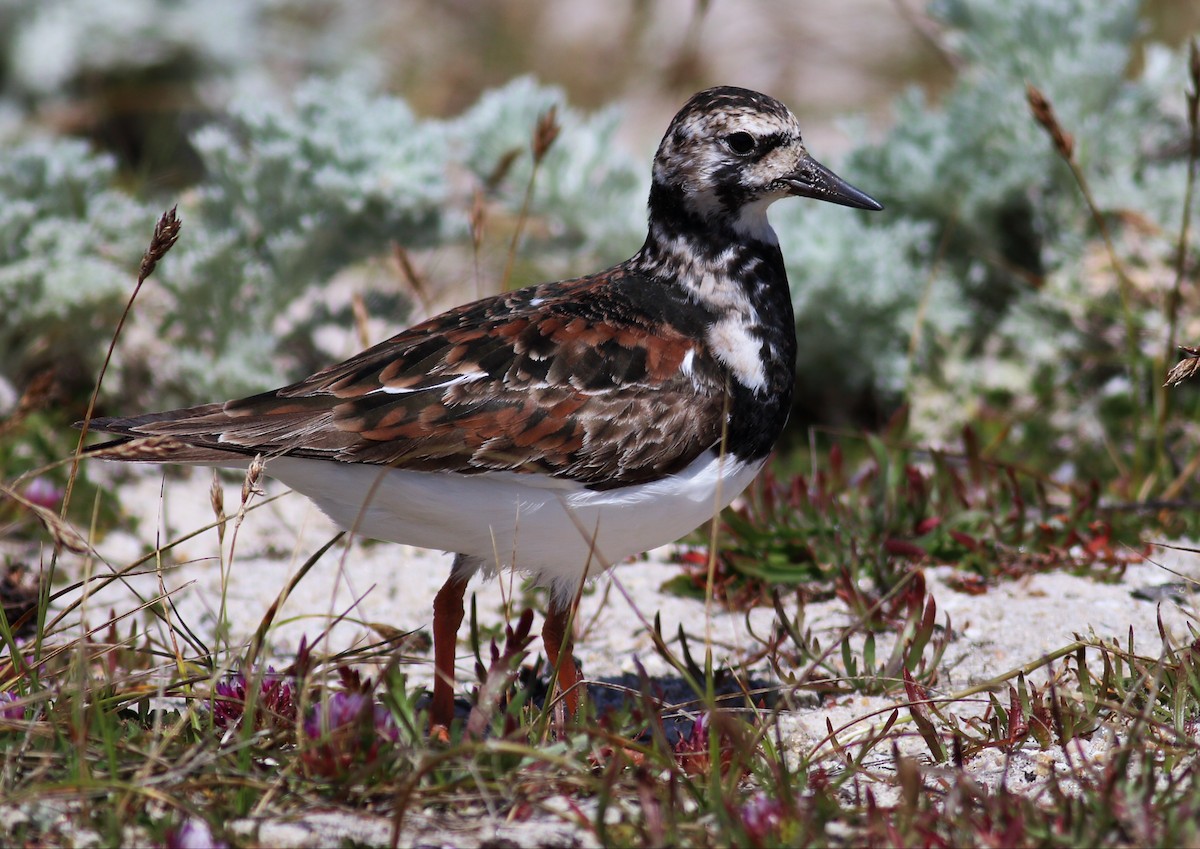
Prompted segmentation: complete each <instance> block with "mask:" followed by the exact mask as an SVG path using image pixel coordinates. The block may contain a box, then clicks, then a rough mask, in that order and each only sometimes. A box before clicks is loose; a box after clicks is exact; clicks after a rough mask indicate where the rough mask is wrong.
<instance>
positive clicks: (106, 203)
mask: <svg viewBox="0 0 1200 849" xmlns="http://www.w3.org/2000/svg"><path fill="white" fill-rule="evenodd" d="M551 106H554V107H556V109H557V115H558V121H559V123H560V124H561V126H562V134H561V137H560V139H559V142H558V143H557V144H556V145H555V146H554V147H553V148H552V149H551V150H550V152H549V154H548V155H547V156H546V157H545V158H544V160H543V162H542V163H541V164H540V166H539V170H538V175H537V179H536V181H535V182H534V193H533V197H532V204H533V206H534V214H535V215H536V216H538V217H539V218H541V219H544V220H545V221H546V222H547V223H548V225H549V226H548V227H547V228H546V229H547V231H548V232H549V233H550V238H548V239H547V238H543V239H540V240H532V241H530V243H529V247H528V250H529V251H531V252H532V253H535V254H537V255H538V256H540V257H541V258H542V259H544V260H545V261H546V262H547V263H550V264H557V265H559V266H567V267H573V269H579V270H582V269H583V268H586V267H587V266H588V264H589V263H595V262H601V261H603V260H604V259H608V258H611V256H613V255H616V254H619V253H629V252H632V250H633V249H634V248H636V245H637V239H638V238H640V233H639V231H640V230H641V228H642V226H643V225H642V223H641V218H642V214H641V210H640V207H641V204H642V199H641V198H640V197H638V198H637V199H634V197H633V195H634V194H635V193H636V194H637V195H639V196H640V195H641V194H642V193H643V192H642V188H641V182H642V179H641V178H640V177H639V176H638V175H637V173H636V172H635V170H634V168H633V164H632V161H631V160H630V159H629V158H628V157H627V156H625V155H622V154H619V153H614V152H613V150H612V146H611V144H610V141H611V136H612V134H613V132H614V130H615V128H616V115H615V113H613V112H605V113H600V114H598V115H595V116H590V117H589V116H585V115H582V114H581V113H579V112H578V111H576V110H573V109H571V108H569V106H568V105H567V104H566V102H565V98H564V97H563V95H562V93H561V92H560V91H557V90H554V89H549V88H545V87H541V86H537V85H535V84H534V83H532V82H531V81H529V80H517V81H515V82H513V83H512V84H510V85H508V86H506V87H505V88H502V89H499V90H497V91H494V92H491V93H489V94H488V95H486V96H485V97H484V98H482V99H481V101H480V103H479V104H478V105H477V106H476V107H474V108H473V109H471V110H468V111H467V112H466V113H465V114H463V115H462V116H460V117H458V118H455V119H453V120H449V121H439V120H432V119H422V118H418V117H417V116H416V115H414V114H413V112H412V111H411V109H409V107H408V106H407V105H406V104H405V103H404V102H402V101H401V100H399V99H397V98H394V97H389V96H386V95H380V94H375V93H371V91H370V90H369V87H367V86H365V85H363V84H362V83H361V82H360V81H358V80H355V79H351V78H348V77H347V78H342V79H339V80H334V81H327V80H314V81H311V82H308V83H305V84H303V85H301V86H299V87H298V89H297V90H296V92H295V93H294V95H293V96H292V97H291V98H290V99H288V100H286V101H276V100H264V99H262V98H251V97H247V98H245V99H241V100H237V101H235V102H234V103H233V105H232V106H231V107H230V109H229V111H228V113H227V115H226V117H225V118H224V120H223V121H221V122H219V123H216V124H213V125H210V126H208V127H205V128H204V129H202V130H200V131H199V132H197V133H196V134H195V135H194V138H193V142H194V146H195V148H196V150H197V151H198V152H199V155H200V157H201V159H202V162H203V165H204V169H205V175H206V176H205V179H204V180H203V182H202V183H201V184H200V185H198V186H196V187H195V188H194V189H193V190H191V191H189V192H187V193H185V194H184V195H183V196H182V197H180V198H179V214H180V217H181V218H182V219H183V221H184V228H185V229H184V236H183V238H182V239H181V240H180V242H179V243H178V245H177V246H176V248H175V249H174V250H173V251H172V252H171V253H170V254H169V255H168V257H167V259H166V260H165V262H164V263H163V266H162V268H161V269H160V270H159V272H158V273H157V274H156V275H155V277H154V278H153V283H152V285H151V286H150V287H148V288H147V289H146V290H145V291H144V292H143V293H142V294H141V295H140V296H139V302H138V305H137V308H136V309H135V321H134V327H135V328H137V327H140V328H141V330H142V337H143V338H144V337H145V335H146V333H145V331H146V330H149V331H150V335H151V336H152V337H153V338H156V339H159V340H162V341H165V342H167V343H168V344H169V345H170V347H171V356H170V357H169V358H157V359H156V360H155V362H154V368H153V375H152V380H153V382H154V383H155V386H154V387H153V390H154V391H155V392H156V393H157V395H158V398H157V399H156V400H160V401H161V400H163V395H164V394H165V395H166V396H167V397H171V398H173V399H179V400H192V399H195V398H200V397H204V396H206V395H210V394H213V393H237V392H250V391H254V390H258V389H262V388H265V387H267V386H270V385H272V384H273V383H275V382H277V381H278V380H280V379H283V378H284V377H286V376H287V371H288V365H289V364H288V362H287V360H286V358H282V357H280V351H279V349H278V338H279V336H280V329H281V328H280V319H281V317H282V316H284V315H286V314H287V313H288V312H289V309H290V307H291V306H292V305H293V304H295V303H296V302H298V301H301V300H302V299H303V297H304V296H305V295H306V294H307V293H309V292H311V291H313V290H316V289H318V288H319V287H321V286H323V285H324V284H325V283H327V282H328V281H329V280H330V278H332V277H334V276H335V275H337V274H339V273H340V272H342V271H344V270H346V269H353V268H354V267H355V266H356V265H358V264H361V263H365V262H369V261H371V260H374V259H377V258H379V257H382V256H387V255H388V254H389V253H390V252H391V251H392V249H393V247H394V246H396V245H401V246H404V247H405V248H406V249H414V248H422V247H429V246H432V245H438V246H446V245H453V244H459V245H461V246H463V248H464V249H468V248H467V247H466V246H467V245H468V244H469V241H470V233H469V227H468V214H469V210H470V208H471V203H472V196H473V192H474V190H475V189H476V188H477V187H478V186H480V185H481V183H482V175H487V174H490V173H492V172H494V171H495V170H496V167H497V165H498V163H499V162H500V161H501V160H503V159H506V158H509V157H510V155H512V154H515V158H513V159H512V165H511V167H510V168H509V169H507V171H506V172H505V176H504V177H503V179H502V180H501V181H500V183H499V184H498V185H496V186H494V187H493V188H492V194H493V197H492V199H491V201H492V203H494V204H495V205H497V206H498V207H499V208H501V209H507V210H508V215H509V216H510V217H515V216H516V214H517V213H518V210H519V208H520V207H521V205H522V203H523V198H524V194H525V191H526V187H527V186H528V183H529V179H530V168H531V154H530V152H529V142H530V136H531V133H532V130H533V127H534V124H535V123H536V120H537V117H538V116H539V115H540V114H544V113H545V112H546V111H547V110H548V109H549V108H550V107H551ZM464 175H468V176H466V177H464ZM115 183H116V175H115V173H114V169H113V165H112V163H111V161H110V160H109V159H108V158H106V157H103V156H96V155H93V154H90V153H88V152H87V151H86V149H85V147H84V146H83V145H82V144H80V143H77V142H63V141H49V142H44V143H36V144H32V145H30V146H27V147H20V148H18V149H16V150H15V151H11V152H9V153H7V154H3V155H0V199H2V200H3V203H4V210H3V211H2V212H0V216H3V218H2V219H0V221H2V222H3V224H4V235H3V236H2V237H0V238H2V239H3V243H2V247H0V250H2V251H3V252H2V253H0V303H3V304H5V305H6V306H7V307H8V309H6V310H5V311H4V314H3V315H2V316H0V344H2V345H4V350H3V354H4V356H3V358H2V360H0V374H2V375H3V376H5V377H6V378H8V379H9V380H10V381H11V380H14V379H17V378H19V377H20V376H21V375H23V374H24V373H25V372H26V371H27V370H28V365H29V363H28V362H27V360H28V356H27V355H26V354H24V353H22V351H23V350H24V349H21V348H19V347H18V345H19V344H23V345H26V346H28V345H31V344H34V343H36V344H37V345H38V346H39V347H38V350H47V349H49V350H52V351H53V352H55V354H56V355H57V356H58V357H59V358H60V359H62V358H68V359H72V360H75V359H78V360H81V361H82V362H84V363H86V364H87V366H88V367H89V368H91V369H93V370H94V369H95V367H96V366H97V365H98V363H99V361H100V358H101V356H102V355H103V352H104V350H105V347H106V343H107V341H108V338H109V334H111V331H112V327H113V326H114V324H115V317H116V315H117V314H119V310H120V308H121V307H122V306H123V303H124V297H123V296H127V294H128V292H129V291H130V289H131V287H132V278H133V270H134V268H135V264H136V262H137V260H138V258H139V256H140V253H141V250H142V248H143V247H144V240H145V239H146V238H148V234H149V232H150V229H151V227H152V226H153V222H154V220H155V218H156V217H157V211H156V209H155V208H154V207H153V206H151V205H150V204H148V203H145V202H140V201H137V200H134V199H132V198H131V197H129V196H128V195H126V194H125V193H123V192H121V191H119V190H118V189H116V188H115V187H114V185H115ZM597 206H599V207H600V209H601V210H602V211H603V212H604V214H603V215H595V214H590V215H589V214H585V213H584V212H583V211H582V210H586V209H591V210H592V211H593V213H594V212H595V210H596V209H597ZM622 211H623V212H622ZM556 254H557V255H559V259H558V260H555V259H554V257H555V255H556ZM496 284H497V285H498V284H499V281H498V280H497V281H496ZM318 300H319V299H318ZM317 312H319V310H318V311H317ZM386 318H387V319H388V320H389V321H390V323H392V324H394V325H395V326H396V327H397V328H398V327H400V326H402V325H403V323H404V320H405V318H406V315H405V314H404V313H403V312H401V313H399V314H396V315H391V316H387V317H386ZM304 320H305V319H304V317H301V318H300V319H299V321H300V324H301V325H303V323H304ZM56 322H57V324H56ZM133 338H134V340H136V339H137V338H138V331H137V330H134V331H133ZM132 344H133V348H132V349H126V350H125V351H124V352H123V351H122V349H120V348H119V349H118V368H117V369H116V371H115V376H114V380H115V383H114V384H112V385H110V387H109V391H110V392H114V393H129V392H134V391H136V390H137V388H138V386H139V385H140V386H142V388H143V389H149V388H151V387H148V386H145V384H144V377H145V375H146V373H147V371H146V369H145V368H144V363H138V362H131V361H130V360H131V358H132V359H135V360H136V359H139V358H144V357H146V356H151V355H152V354H150V351H149V349H148V348H147V347H145V346H138V345H137V344H136V341H135V342H134V343H132ZM122 357H123V358H122ZM122 374H130V375H135V376H136V381H135V382H134V383H132V384H129V385H125V384H122V383H121V375H122Z"/></svg>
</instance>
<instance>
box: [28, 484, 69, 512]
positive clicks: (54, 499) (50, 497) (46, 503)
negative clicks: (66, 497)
mask: <svg viewBox="0 0 1200 849" xmlns="http://www.w3.org/2000/svg"><path fill="white" fill-rule="evenodd" d="M24 495H25V497H26V498H28V499H29V500H30V501H32V502H33V503H34V504H36V505H37V506H38V507H45V508H46V509H47V510H57V509H58V505H59V504H61V503H62V498H63V489H62V487H60V486H58V485H57V484H56V483H54V482H53V481H52V480H50V479H49V478H47V477H36V478H34V479H33V480H31V481H30V482H29V485H28V486H26V487H25V493H24Z"/></svg>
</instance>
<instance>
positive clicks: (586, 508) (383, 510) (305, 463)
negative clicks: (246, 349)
mask: <svg viewBox="0 0 1200 849" xmlns="http://www.w3.org/2000/svg"><path fill="white" fill-rule="evenodd" d="M764 462H765V461H758V462H755V463H750V464H747V463H743V462H741V461H738V460H735V459H733V458H731V457H724V458H720V457H717V456H716V455H715V454H713V453H711V452H706V453H705V454H703V455H701V456H700V457H699V458H697V459H696V460H695V461H694V462H693V463H692V464H691V465H690V466H688V467H687V468H686V469H684V470H683V471H682V472H680V473H679V474H677V475H672V476H670V477H667V478H663V479H662V480H658V481H653V482H650V483H644V484H636V485H633V486H626V487H621V488H619V489H612V490H605V491H593V490H589V489H586V488H584V487H582V486H580V485H578V484H575V483H572V482H570V481H561V480H555V479H552V478H544V477H538V476H535V475H528V474H519V473H516V472H494V473H486V474H479V475H456V474H448V473H442V472H414V471H407V470H404V469H388V468H379V467H372V466H365V465H356V464H348V463H337V462H333V461H326V460H307V459H300V458H295V457H275V458H272V459H270V460H268V461H267V464H266V473H267V474H268V475H270V476H271V477H274V478H277V479H278V480H280V481H282V482H283V483H285V484H287V485H288V486H290V487H291V488H292V489H295V490H296V491H298V492H301V493H303V494H304V495H307V496H308V497H309V498H311V499H312V500H313V501H315V502H316V503H317V506H319V507H320V508H321V509H322V510H323V511H324V512H325V513H326V514H327V515H328V516H329V517H330V518H331V519H333V521H334V522H336V523H337V524H339V525H341V526H342V527H343V528H346V529H348V530H351V531H353V532H354V533H357V534H361V535H362V536H365V537H370V538H373V539H380V540H388V541H391V542H400V543H406V544H408V545H415V546H419V547H422V548H434V549H440V550H442V551H452V552H455V553H458V554H465V555H468V556H470V557H474V558H478V559H479V560H481V561H482V562H483V563H484V566H485V568H489V569H490V570H492V571H495V570H497V569H503V568H516V569H520V570H522V571H529V572H533V573H535V574H537V575H538V577H539V579H540V580H539V582H540V583H543V584H553V585H554V588H555V590H556V591H557V592H566V593H573V592H574V591H575V589H576V588H577V586H578V583H579V579H580V577H581V576H583V575H584V574H585V573H587V574H592V575H595V574H598V573H599V572H601V571H603V570H604V569H606V568H608V567H609V566H612V565H613V564H615V563H619V562H620V561H622V560H624V559H625V558H626V557H629V556H630V555H634V554H640V553H641V552H643V551H647V550H648V549H651V548H656V547H658V546H660V545H665V544H666V543H669V542H672V541H674V540H676V539H679V537H681V536H683V535H684V534H686V533H688V532H689V531H691V530H693V529H694V528H696V527H698V526H699V525H701V524H703V523H704V522H706V521H707V520H708V519H710V518H711V517H712V516H713V515H714V514H715V513H717V512H718V511H720V510H721V509H723V508H724V507H726V506H727V505H728V504H729V502H730V501H732V500H733V499H734V498H735V497H736V496H737V495H738V494H739V493H740V492H741V491H742V490H743V489H745V488H746V487H747V486H748V485H749V484H750V482H751V481H752V480H753V479H754V476H755V475H757V474H758V472H759V470H760V469H761V468H762V466H763V463H764Z"/></svg>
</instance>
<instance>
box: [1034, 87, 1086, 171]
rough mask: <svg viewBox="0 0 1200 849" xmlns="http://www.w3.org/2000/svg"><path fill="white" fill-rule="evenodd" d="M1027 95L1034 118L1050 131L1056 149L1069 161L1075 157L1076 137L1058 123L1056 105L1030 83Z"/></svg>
mask: <svg viewBox="0 0 1200 849" xmlns="http://www.w3.org/2000/svg"><path fill="white" fill-rule="evenodd" d="M1025 97H1026V99H1028V101H1029V110H1030V111H1031V112H1032V113H1033V118H1034V120H1035V121H1037V122H1038V123H1039V124H1041V125H1042V128H1043V129H1044V130H1045V131H1046V132H1047V133H1049V135H1050V140H1051V141H1052V142H1053V143H1054V149H1055V150H1057V151H1058V153H1059V155H1060V156H1061V157H1062V158H1063V159H1066V160H1068V161H1070V160H1073V159H1074V157H1075V137H1074V136H1072V135H1071V134H1070V133H1068V132H1067V131H1066V130H1064V129H1063V128H1062V125H1061V124H1059V123H1058V116H1057V115H1055V114H1054V107H1053V106H1051V105H1050V101H1049V100H1047V99H1046V96H1045V95H1044V94H1042V92H1041V91H1040V90H1039V89H1038V88H1037V87H1036V86H1034V85H1033V84H1032V83H1028V84H1026V86H1025Z"/></svg>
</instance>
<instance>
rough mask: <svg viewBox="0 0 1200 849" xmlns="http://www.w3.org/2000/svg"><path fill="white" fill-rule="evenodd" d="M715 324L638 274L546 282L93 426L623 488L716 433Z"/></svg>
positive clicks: (201, 446) (195, 446)
mask: <svg viewBox="0 0 1200 849" xmlns="http://www.w3.org/2000/svg"><path fill="white" fill-rule="evenodd" d="M708 321H709V316H708V314H707V312H706V311H705V310H704V308H703V307H700V306H698V305H696V304H695V303H693V302H691V301H689V300H687V299H686V297H685V296H683V295H682V294H680V293H672V290H671V289H670V288H669V287H665V286H663V285H662V284H657V283H655V282H653V281H648V280H646V279H644V278H642V277H640V276H636V275H629V274H620V273H610V274H609V275H607V276H604V277H598V278H586V279H583V280H578V281H570V282H567V283H557V284H545V285H543V286H538V287H534V288H531V289H526V290H521V291H520V292H514V293H511V294H509V295H505V296H499V297H496V298H489V299H485V300H483V301H478V302H475V303H473V304H467V305H465V306H463V307H459V308H458V309H455V310H452V311H450V312H448V313H444V314H442V315H440V316H437V317H435V318H433V319H430V320H429V321H426V322H424V323H422V324H418V325H416V326H414V327H412V328H409V329H408V330H406V331H404V332H403V333H401V334H399V335H398V336H395V337H393V338H392V339H389V340H388V341H386V342H383V343H381V344H380V345H376V346H375V347H373V348H370V349H368V350H367V351H365V352H363V353H362V354H360V355H358V356H356V357H354V358H352V359H350V360H347V361H346V362H343V363H340V364H338V365H336V366H333V367H331V368H328V369H325V370H324V371H322V372H319V373H317V374H315V375H313V376H312V377H309V378H307V379H305V380H303V381H300V382H299V383H295V384H292V385H290V386H286V387H284V388H282V389H279V390H276V391H273V392H268V393H264V394H261V395H256V396H253V397H250V398H245V399H242V400H238V401H230V402H228V403H226V404H223V405H209V406H207V407H200V408H193V409H191V410H183V411H173V412H170V413H159V414H151V415H149V416H142V417H137V418H132V419H102V420H97V421H96V422H95V423H94V425H93V427H94V428H95V429H97V430H102V431H108V432H112V433H120V434H124V435H127V436H130V437H136V436H170V437H173V438H175V439H177V440H179V441H181V442H185V443H187V444H188V446H189V448H190V452H191V453H190V455H189V456H187V457H186V458H185V457H181V458H180V459H182V460H184V461H185V462H205V461H209V462H211V461H212V459H211V456H212V454H211V452H220V453H224V454H226V456H227V452H230V451H235V452H239V453H246V454H254V453H263V454H267V455H273V454H275V455H277V454H289V455H293V456H302V457H314V458H321V459H330V460H338V461H342V462H355V463H371V464H378V465H386V466H394V467H399V468H407V469H418V470H444V471H455V472H460V473H473V472H485V471H494V470H513V471H528V472H542V473H547V474H551V475H554V476H558V477H563V478H569V479H572V480H578V481H580V482H583V483H586V484H588V485H592V486H622V485H626V484H631V483H638V482H641V481H645V480H648V479H652V478H655V477H658V476H660V475H663V474H669V473H672V472H676V471H679V470H680V469H682V468H684V467H685V466H686V465H687V464H688V463H689V462H690V461H691V460H693V459H694V458H695V457H696V456H697V455H698V454H700V453H701V452H702V451H704V450H705V449H707V448H709V447H711V446H713V445H715V444H717V443H718V442H719V440H720V435H721V427H722V419H723V416H724V412H725V409H724V408H725V404H724V400H723V399H724V393H725V391H726V388H725V379H726V378H725V372H724V370H723V369H722V368H721V367H720V365H719V364H718V363H717V362H716V360H715V359H714V358H713V357H712V356H711V354H709V353H708V351H707V348H706V347H705V345H704V342H703V339H704V332H703V331H704V328H705V327H706V326H707V323H708ZM160 453H161V452H160ZM147 459H150V458H147ZM153 459H155V460H156V461H158V462H162V457H161V456H158V457H155V458H153Z"/></svg>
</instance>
